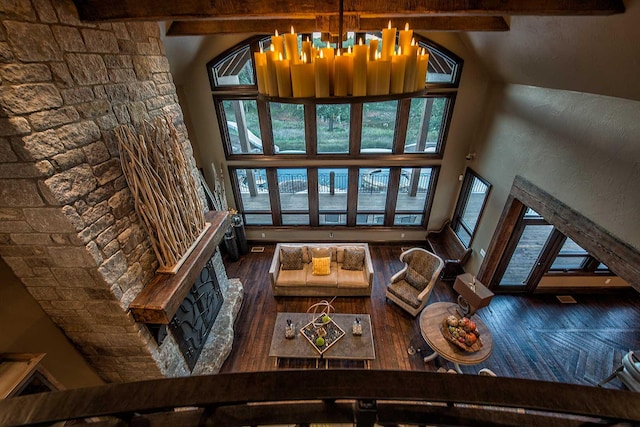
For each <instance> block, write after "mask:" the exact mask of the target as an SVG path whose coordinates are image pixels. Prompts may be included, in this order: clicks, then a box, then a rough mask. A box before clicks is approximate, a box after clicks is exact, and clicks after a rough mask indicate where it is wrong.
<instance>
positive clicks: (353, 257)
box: [342, 248, 364, 270]
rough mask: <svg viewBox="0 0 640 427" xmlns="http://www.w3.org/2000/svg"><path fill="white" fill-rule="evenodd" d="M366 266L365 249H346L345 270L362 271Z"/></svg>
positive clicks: (343, 267)
mask: <svg viewBox="0 0 640 427" xmlns="http://www.w3.org/2000/svg"><path fill="white" fill-rule="evenodd" d="M363 265H364V248H345V249H344V260H343V261H342V269H343V270H362V266H363Z"/></svg>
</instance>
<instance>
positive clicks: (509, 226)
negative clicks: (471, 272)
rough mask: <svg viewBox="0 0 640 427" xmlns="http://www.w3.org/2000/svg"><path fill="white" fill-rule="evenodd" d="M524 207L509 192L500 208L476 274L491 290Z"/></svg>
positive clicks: (494, 285)
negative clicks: (502, 206) (501, 208)
mask: <svg viewBox="0 0 640 427" xmlns="http://www.w3.org/2000/svg"><path fill="white" fill-rule="evenodd" d="M525 208H526V206H524V205H523V204H522V202H521V201H520V200H518V199H516V198H515V197H514V196H513V195H511V194H510V195H509V197H507V201H506V203H505V205H504V209H503V210H502V215H500V219H499V220H498V225H497V226H496V231H495V232H494V234H493V238H492V239H491V243H489V247H488V248H487V255H486V256H485V258H484V261H483V262H482V265H481V266H480V269H479V271H478V275H477V277H478V280H480V281H481V282H482V283H485V284H486V285H487V287H488V288H489V289H491V290H495V287H496V284H494V283H493V282H494V280H493V278H494V277H495V275H496V271H497V270H498V267H499V265H500V261H501V260H502V257H503V256H504V253H505V251H506V250H507V246H508V245H509V240H510V239H511V235H512V234H513V231H514V230H515V228H516V226H517V225H518V222H519V220H520V217H521V216H522V211H523V209H525Z"/></svg>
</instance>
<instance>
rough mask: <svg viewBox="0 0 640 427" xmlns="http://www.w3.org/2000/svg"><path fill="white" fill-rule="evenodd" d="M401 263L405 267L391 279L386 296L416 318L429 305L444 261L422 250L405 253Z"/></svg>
mask: <svg viewBox="0 0 640 427" xmlns="http://www.w3.org/2000/svg"><path fill="white" fill-rule="evenodd" d="M400 261H402V262H404V263H405V266H404V268H403V269H402V270H400V271H399V272H397V273H396V274H394V275H393V277H391V283H389V285H388V286H387V293H386V296H387V299H390V300H391V301H393V302H394V303H396V304H397V305H399V306H400V307H402V308H403V309H404V310H406V311H407V312H408V313H410V314H411V315H412V316H413V317H416V316H417V315H418V313H420V312H421V311H422V309H423V308H424V306H425V305H427V301H428V300H429V296H430V295H431V291H432V290H433V286H434V285H435V283H436V281H437V280H438V277H439V276H440V272H441V271H442V269H443V268H444V261H443V260H442V258H440V257H439V256H437V255H435V254H433V253H431V252H429V251H427V250H425V249H422V248H412V249H409V250H407V251H405V252H403V253H402V254H401V255H400Z"/></svg>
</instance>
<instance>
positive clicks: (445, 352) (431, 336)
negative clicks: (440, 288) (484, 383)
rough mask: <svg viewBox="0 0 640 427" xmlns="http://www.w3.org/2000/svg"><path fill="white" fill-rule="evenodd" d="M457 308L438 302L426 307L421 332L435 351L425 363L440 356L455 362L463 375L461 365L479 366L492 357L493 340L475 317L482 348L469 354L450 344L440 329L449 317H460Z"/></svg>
mask: <svg viewBox="0 0 640 427" xmlns="http://www.w3.org/2000/svg"><path fill="white" fill-rule="evenodd" d="M457 306H458V305H457V304H455V303H450V302H436V303H433V304H429V305H428V306H426V307H425V308H424V310H422V313H420V332H421V333H422V337H423V338H424V340H425V341H426V342H427V344H429V347H431V348H432V349H433V351H434V352H433V354H431V355H429V356H426V357H425V358H424V361H425V362H429V361H431V360H433V359H435V358H436V357H438V356H442V357H443V358H444V359H447V360H448V361H450V362H453V365H454V366H455V368H456V371H457V372H458V373H459V374H461V373H462V370H461V369H460V365H477V364H478V363H480V362H483V361H485V360H487V359H488V358H489V356H491V352H492V351H493V338H492V337H491V332H490V331H489V329H488V328H487V326H486V325H485V324H484V322H483V321H482V319H480V318H479V317H478V316H477V315H474V316H471V319H472V320H473V321H474V322H475V324H476V328H477V329H478V332H480V339H481V340H482V348H481V349H480V350H478V351H476V352H473V353H469V352H466V351H464V350H462V349H461V348H459V347H457V346H456V345H455V344H453V343H451V342H449V341H448V340H447V339H446V338H445V337H444V336H443V335H442V332H441V331H440V328H441V327H442V320H443V319H445V318H446V317H447V316H449V315H451V314H452V315H454V316H456V317H460V315H459V314H458V313H457V312H456V307H457Z"/></svg>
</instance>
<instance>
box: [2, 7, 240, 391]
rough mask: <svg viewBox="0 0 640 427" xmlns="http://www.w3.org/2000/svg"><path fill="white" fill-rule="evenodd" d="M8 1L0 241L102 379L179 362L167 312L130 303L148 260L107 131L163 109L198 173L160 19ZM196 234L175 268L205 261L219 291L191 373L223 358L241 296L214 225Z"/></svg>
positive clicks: (151, 263)
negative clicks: (142, 315)
mask: <svg viewBox="0 0 640 427" xmlns="http://www.w3.org/2000/svg"><path fill="white" fill-rule="evenodd" d="M5 3H6V4H4V5H3V8H4V9H3V10H1V11H0V79H1V84H0V255H1V256H2V257H3V259H4V260H5V261H6V262H7V264H8V265H9V266H10V267H11V268H12V270H13V271H14V273H15V274H16V276H17V277H18V278H19V279H20V280H21V281H22V283H23V284H24V285H25V287H26V288H27V289H28V291H29V292H30V293H31V295H32V296H33V297H34V298H35V299H36V301H38V303H39V304H40V305H41V306H42V308H43V309H44V310H45V312H46V313H47V314H48V315H49V317H50V318H51V319H52V320H53V321H54V322H55V323H56V324H57V325H58V326H60V328H61V329H62V330H63V331H64V332H65V334H66V335H67V336H68V337H69V339H70V340H71V341H72V342H73V343H74V344H75V345H76V347H77V348H78V349H79V350H80V351H81V352H82V353H83V354H84V356H85V357H86V359H87V360H88V361H89V362H90V363H91V364H92V366H93V367H94V368H95V369H96V371H97V372H98V373H99V374H100V375H101V376H102V377H103V378H104V379H105V380H107V381H118V382H119V381H134V380H143V379H152V378H159V377H162V376H180V375H189V374H190V373H191V369H190V368H191V366H190V364H189V363H187V362H186V361H185V358H184V356H183V353H182V352H181V351H180V349H179V344H178V342H177V341H176V337H175V334H174V333H172V332H171V331H170V329H171V328H169V332H168V333H167V334H166V336H164V337H163V339H162V340H158V334H157V333H156V332H154V331H157V330H159V329H162V326H153V325H163V324H168V323H169V321H170V320H171V319H173V315H174V314H175V312H173V313H171V314H170V315H171V318H170V319H169V321H167V322H166V323H160V324H159V323H149V324H147V322H143V321H140V319H138V318H136V316H134V313H133V311H132V309H131V305H132V303H133V302H134V301H138V300H139V298H140V295H141V294H144V292H143V289H147V287H148V286H149V285H150V284H151V283H152V282H154V281H155V280H157V274H156V269H157V266H158V263H157V261H156V258H155V255H154V253H153V250H152V248H151V244H150V242H149V239H148V238H147V236H146V234H145V231H144V229H143V227H142V225H141V222H140V218H139V217H138V216H137V215H136V213H135V210H134V206H133V201H132V196H131V192H130V191H129V189H128V187H127V183H126V180H125V178H124V176H123V174H122V169H121V167H120V161H119V153H118V150H117V144H116V142H115V136H114V129H115V128H116V127H117V126H119V125H122V124H130V125H133V126H134V127H139V126H140V124H141V123H142V122H144V121H145V120H149V119H151V118H154V117H156V116H160V115H169V116H171V117H172V120H173V124H174V126H175V127H176V128H177V129H178V131H179V134H180V138H181V143H182V145H183V147H184V149H185V152H186V153H187V156H188V157H189V161H190V162H191V169H192V174H193V176H194V177H197V176H198V175H197V174H198V171H197V169H196V166H195V161H194V159H193V155H192V151H191V145H190V142H189V139H188V136H187V131H186V127H185V125H184V122H183V116H182V110H181V108H180V105H179V104H178V99H177V95H176V88H175V86H174V84H173V81H172V77H171V73H170V70H169V63H168V60H167V58H166V56H165V55H164V47H163V45H162V41H161V39H160V34H159V28H158V25H157V23H155V22H154V23H107V24H98V25H96V24H84V23H82V22H80V21H79V20H78V18H77V13H76V10H75V6H74V5H73V3H72V2H71V1H68V0H37V1H36V0H33V1H29V0H18V1H14V2H5ZM200 197H204V195H203V194H201V195H200ZM205 205H206V204H205ZM220 215H222V214H220ZM223 216H224V215H223ZM222 228H224V226H223V227H222ZM218 242H219V241H218ZM207 248H208V249H207V250H208V253H207V254H206V255H202V254H201V259H199V260H200V263H199V264H198V263H196V264H188V263H185V266H187V267H188V268H191V269H193V270H194V271H195V273H191V272H189V273H188V274H186V275H187V276H188V277H192V276H193V275H194V274H195V275H196V276H197V275H199V274H200V272H201V271H202V268H204V266H205V265H206V264H207V263H210V265H211V266H212V269H211V271H212V272H214V274H215V280H216V281H217V284H218V285H219V288H220V293H221V294H222V297H223V299H224V303H223V304H222V306H221V307H220V312H219V314H218V315H217V317H216V319H215V323H214V324H213V327H212V329H211V332H210V333H209V335H208V337H207V338H206V340H205V344H204V347H203V348H202V350H201V354H200V357H199V358H198V359H197V362H196V363H195V365H193V366H194V369H193V373H214V372H217V370H218V369H219V368H220V366H221V364H222V362H223V361H224V359H225V358H226V356H227V354H228V352H229V351H230V348H231V343H232V341H233V320H234V318H235V316H236V314H237V312H238V310H239V307H240V304H241V301H242V284H241V283H240V282H239V281H238V280H235V279H229V278H228V277H227V275H226V272H225V269H224V265H223V263H222V257H221V256H220V253H219V251H218V250H217V243H216V242H215V239H214V240H212V241H209V242H208V243H207ZM205 252H206V251H205ZM203 254H204V252H203ZM176 276H180V274H176ZM194 283H195V281H192V282H191V283H187V282H185V283H182V284H181V285H180V287H179V289H180V293H179V294H178V295H177V296H172V297H171V298H172V300H171V301H172V304H174V301H173V300H175V299H180V298H181V300H180V301H179V302H178V303H177V304H176V305H175V308H176V310H177V307H179V305H180V304H181V303H182V302H183V301H184V299H185V297H187V294H188V293H189V290H190V289H191V287H192V286H193V285H194ZM184 289H186V292H184V293H183V291H184ZM172 307H173V305H172ZM150 325H151V327H149V326H150ZM203 340H204V338H203Z"/></svg>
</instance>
